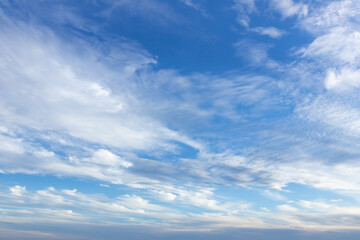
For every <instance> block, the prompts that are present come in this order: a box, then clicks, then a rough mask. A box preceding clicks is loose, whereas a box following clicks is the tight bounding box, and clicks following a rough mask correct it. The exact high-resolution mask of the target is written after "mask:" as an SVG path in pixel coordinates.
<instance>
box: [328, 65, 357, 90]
mask: <svg viewBox="0 0 360 240" xmlns="http://www.w3.org/2000/svg"><path fill="white" fill-rule="evenodd" d="M325 87H326V88H327V89H335V90H347V89H349V88H350V89H352V88H358V87H360V69H350V68H347V67H344V68H342V69H340V71H336V70H333V69H329V70H328V71H327V74H326V78H325Z"/></svg>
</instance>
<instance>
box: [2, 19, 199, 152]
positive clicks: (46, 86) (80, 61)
mask: <svg viewBox="0 0 360 240" xmlns="http://www.w3.org/2000/svg"><path fill="white" fill-rule="evenodd" d="M2 21H4V19H3V20H2ZM41 28H42V27H40V26H35V27H34V26H30V25H27V24H24V23H21V22H14V23H13V25H12V26H11V27H10V26H9V27H5V26H2V31H3V32H4V34H3V35H2V36H1V37H0V42H1V47H0V53H1V56H2V59H1V63H0V65H1V66H0V71H1V74H2V75H3V77H2V79H1V84H2V88H1V99H0V106H2V108H3V109H5V110H4V111H0V113H2V114H6V117H5V115H2V116H3V119H6V120H5V121H7V122H4V124H5V127H7V126H9V125H10V124H12V125H18V126H20V125H21V126H23V127H28V128H33V129H37V130H39V131H48V130H50V131H51V130H55V129H57V130H61V131H63V132H64V133H65V134H68V135H70V136H74V137H77V138H80V139H83V140H85V141H88V142H93V143H100V144H105V145H108V146H112V147H118V148H122V149H141V150H152V149H154V148H162V149H166V148H168V149H169V151H171V149H172V148H173V146H172V144H169V143H168V142H169V141H179V142H183V143H185V144H190V145H191V146H192V147H194V148H198V147H200V145H199V144H198V143H197V142H195V141H194V140H192V139H190V138H189V137H187V136H183V135H182V134H180V133H178V132H176V131H172V130H171V129H168V128H167V127H166V126H164V125H163V124H162V123H161V122H159V121H157V120H155V119H153V118H152V117H150V116H149V114H147V113H146V112H147V110H146V107H144V105H143V103H144V102H145V101H146V100H145V101H143V100H141V99H138V98H137V93H136V91H134V88H136V86H135V85H134V84H133V82H132V78H133V77H134V76H135V75H134V74H135V71H140V70H141V69H145V68H146V66H148V65H149V64H152V63H154V62H155V61H154V59H153V58H151V57H150V56H149V55H148V54H147V53H146V52H145V51H143V50H142V49H141V48H137V47H136V46H132V45H131V44H129V43H126V42H125V43H115V44H113V45H112V47H111V48H112V49H110V51H109V52H110V53H109V56H107V58H113V59H115V60H114V61H120V62H122V63H123V64H121V65H119V66H121V67H119V68H118V67H117V68H116V71H115V69H112V68H111V67H110V66H109V65H108V63H107V61H106V58H105V59H104V57H100V56H99V55H100V53H99V52H98V50H96V49H93V48H91V47H90V46H88V47H89V48H87V47H84V46H85V45H86V43H85V42H82V43H81V45H80V44H79V46H78V47H77V46H76V44H75V46H69V45H68V44H66V43H63V42H62V41H61V40H60V39H58V38H56V37H55V36H54V34H52V33H51V34H50V33H49V32H51V31H50V30H49V29H42V30H40V29H41ZM81 41H82V40H81ZM80 46H81V47H80ZM74 48H77V50H75V49H74ZM24 49H31V50H27V51H25V50H24ZM79 52H81V53H79ZM82 54H84V55H85V56H87V57H84V56H82ZM49 59H51V60H49ZM93 59H101V60H100V61H99V60H93ZM115 79H116V81H115ZM110 82H111V88H112V89H113V90H112V91H110V90H109V89H110V87H109V86H108V85H109V84H110ZM23 93H26V94H23ZM19 96H21V97H19ZM134 109H136V111H135V110H134ZM141 109H144V110H143V111H142V110H141Z"/></svg>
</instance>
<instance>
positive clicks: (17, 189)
mask: <svg viewBox="0 0 360 240" xmlns="http://www.w3.org/2000/svg"><path fill="white" fill-rule="evenodd" d="M9 190H10V192H11V195H14V196H18V197H21V196H22V195H23V194H24V193H25V191H26V189H25V186H24V187H21V186H18V185H16V186H14V187H11V188H9Z"/></svg>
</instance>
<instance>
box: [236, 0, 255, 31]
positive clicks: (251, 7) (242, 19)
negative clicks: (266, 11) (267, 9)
mask: <svg viewBox="0 0 360 240" xmlns="http://www.w3.org/2000/svg"><path fill="white" fill-rule="evenodd" d="M233 9H234V10H235V11H236V12H237V18H236V20H237V22H238V23H239V24H241V25H243V26H245V27H248V26H249V24H250V17H249V14H251V13H253V12H255V11H256V6H255V0H235V2H234V5H233Z"/></svg>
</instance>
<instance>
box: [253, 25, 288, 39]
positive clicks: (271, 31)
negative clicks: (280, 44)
mask: <svg viewBox="0 0 360 240" xmlns="http://www.w3.org/2000/svg"><path fill="white" fill-rule="evenodd" d="M250 31H252V32H256V33H258V34H260V35H266V36H269V37H272V38H281V37H282V36H283V35H284V34H285V31H284V30H280V29H277V28H275V27H255V28H251V29H250Z"/></svg>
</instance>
